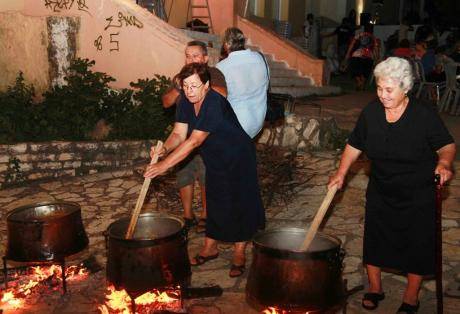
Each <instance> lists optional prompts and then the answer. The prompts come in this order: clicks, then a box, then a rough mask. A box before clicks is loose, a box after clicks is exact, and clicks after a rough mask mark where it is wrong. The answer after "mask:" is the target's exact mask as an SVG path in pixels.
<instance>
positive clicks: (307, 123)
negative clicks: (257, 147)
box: [258, 114, 347, 150]
mask: <svg viewBox="0 0 460 314" xmlns="http://www.w3.org/2000/svg"><path fill="white" fill-rule="evenodd" d="M346 136H347V133H346V132H345V131H344V130H341V129H339V128H338V126H337V123H336V122H335V120H334V118H332V117H327V118H322V117H308V116H297V115H295V114H289V115H288V116H287V117H286V118H285V121H284V123H282V124H281V125H278V126H273V127H270V126H267V127H265V128H264V129H263V130H262V135H261V136H260V137H259V139H258V143H260V144H269V145H275V146H283V147H287V148H290V149H295V150H317V149H336V148H343V147H344V145H345V140H346Z"/></svg>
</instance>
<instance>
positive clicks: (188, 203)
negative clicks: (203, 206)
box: [179, 183, 193, 218]
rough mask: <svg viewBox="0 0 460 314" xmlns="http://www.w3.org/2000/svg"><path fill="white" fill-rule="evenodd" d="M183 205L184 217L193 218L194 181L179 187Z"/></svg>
mask: <svg viewBox="0 0 460 314" xmlns="http://www.w3.org/2000/svg"><path fill="white" fill-rule="evenodd" d="M179 194H180V199H181V201H182V207H183V208H184V217H185V218H193V212H192V201H193V183H192V184H189V185H186V186H184V187H182V188H180V189H179Z"/></svg>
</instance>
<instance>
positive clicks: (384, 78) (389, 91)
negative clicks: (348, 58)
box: [329, 57, 455, 313]
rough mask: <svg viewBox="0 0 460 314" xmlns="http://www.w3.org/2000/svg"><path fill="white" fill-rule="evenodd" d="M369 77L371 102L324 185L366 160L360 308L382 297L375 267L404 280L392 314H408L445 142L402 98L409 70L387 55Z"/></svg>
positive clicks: (430, 236)
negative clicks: (373, 89)
mask: <svg viewBox="0 0 460 314" xmlns="http://www.w3.org/2000/svg"><path fill="white" fill-rule="evenodd" d="M374 75H375V78H376V83H377V95H378V100H376V101H374V102H371V103H370V104H368V105H367V106H366V107H365V108H364V110H363V111H362V113H361V115H360V117H359V119H358V122H357V124H356V126H355V128H354V130H353V132H352V133H351V135H350V137H349V139H348V144H347V145H346V147H345V150H344V152H343V155H342V158H341V161H340V165H339V168H338V170H337V172H336V173H335V174H334V175H333V176H332V177H331V179H330V182H329V187H331V186H333V185H337V186H338V188H341V187H342V185H343V183H344V180H345V176H346V174H347V172H348V170H349V168H350V166H351V164H352V163H353V162H354V161H355V160H356V159H357V158H358V156H359V155H360V154H361V152H365V153H366V155H367V157H368V158H369V159H370V161H371V175H370V178H369V184H368V187H367V193H366V214H365V225H364V248H363V262H364V264H365V265H366V269H367V275H368V280H369V291H368V292H367V293H366V294H365V295H364V298H363V302H362V306H363V307H364V308H366V309H375V308H376V307H377V306H378V303H379V301H381V300H383V299H384V297H385V294H384V293H383V288H382V285H381V276H380V272H381V268H382V267H383V268H389V269H396V270H399V271H402V272H404V273H405V274H407V286H406V290H405V292H404V295H403V297H402V304H401V306H400V308H399V309H398V313H415V312H417V309H418V307H419V301H418V292H419V289H420V285H421V283H422V276H424V275H430V274H434V272H435V212H436V209H435V183H434V175H435V174H439V175H440V177H441V184H444V183H445V182H446V181H448V180H450V179H451V177H452V170H451V166H452V161H453V159H454V156H455V144H454V143H453V139H452V137H451V136H450V134H449V132H448V131H447V129H446V127H445V126H444V124H443V123H442V121H441V119H440V118H439V116H438V115H437V113H436V112H435V110H434V108H433V107H432V106H430V105H426V104H423V103H421V102H420V101H418V100H417V99H413V98H411V97H408V92H409V91H410V89H411V88H412V86H413V76H412V69H411V66H410V64H409V63H408V62H407V61H406V60H404V59H402V58H396V57H391V58H388V59H386V60H385V61H383V62H381V63H379V64H378V65H377V66H376V68H375V70H374Z"/></svg>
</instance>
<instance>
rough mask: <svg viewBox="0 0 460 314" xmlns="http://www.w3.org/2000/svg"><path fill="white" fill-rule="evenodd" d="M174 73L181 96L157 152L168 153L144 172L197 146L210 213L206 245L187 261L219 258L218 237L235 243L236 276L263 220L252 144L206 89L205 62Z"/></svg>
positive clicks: (150, 174)
mask: <svg viewBox="0 0 460 314" xmlns="http://www.w3.org/2000/svg"><path fill="white" fill-rule="evenodd" d="M177 77H178V79H179V81H180V85H181V86H182V89H183V92H184V94H185V97H182V100H181V102H180V103H179V105H178V107H177V112H176V122H175V124H174V129H173V131H172V133H171V135H169V137H168V139H167V140H166V141H165V144H164V146H163V149H162V152H161V153H160V156H167V157H166V158H164V159H163V160H162V161H160V162H158V163H156V164H153V165H149V166H148V167H147V170H146V172H145V174H144V176H145V177H147V178H154V177H156V176H158V175H161V174H164V173H165V172H166V171H167V170H168V169H170V168H171V167H173V166H174V165H176V164H177V163H178V162H180V161H181V160H183V159H184V158H185V157H187V156H188V155H189V154H190V153H191V152H192V151H193V150H194V149H196V148H198V147H199V148H200V154H201V156H202V157H203V161H204V164H205V166H206V192H207V193H206V202H207V205H208V217H207V222H206V236H205V240H204V246H203V247H202V249H201V251H200V252H199V253H198V254H197V255H196V256H195V257H194V258H193V259H192V260H191V264H192V266H197V265H202V264H204V263H205V262H207V261H210V260H213V259H215V258H217V257H218V255H219V252H218V249H217V241H225V242H233V243H234V250H235V251H234V254H233V263H232V266H231V269H230V273H229V275H230V277H238V276H240V275H242V274H243V273H244V271H245V249H246V244H247V241H249V240H251V239H252V237H253V235H254V234H255V233H256V232H257V230H258V229H260V228H263V227H264V224H265V211H264V209H263V206H262V201H261V198H260V191H259V185H258V181H257V169H256V153H255V147H254V144H253V142H252V140H251V138H250V137H249V136H248V135H247V134H246V132H245V131H244V130H243V128H242V127H241V125H240V124H239V122H238V119H237V117H236V115H235V113H234V112H233V109H232V107H231V106H230V104H229V102H228V101H227V100H226V99H225V98H224V97H222V96H221V95H220V94H218V93H216V92H215V91H213V90H212V89H210V86H209V84H210V83H209V72H208V68H207V66H206V65H203V64H198V63H191V64H188V65H186V66H184V67H183V68H182V70H181V72H180V73H179V74H178V76H177ZM169 152H170V153H169ZM168 153H169V154H168Z"/></svg>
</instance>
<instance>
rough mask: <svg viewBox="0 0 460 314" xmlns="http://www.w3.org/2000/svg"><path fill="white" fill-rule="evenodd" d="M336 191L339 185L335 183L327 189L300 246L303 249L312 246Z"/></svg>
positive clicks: (305, 249) (306, 249)
mask: <svg viewBox="0 0 460 314" xmlns="http://www.w3.org/2000/svg"><path fill="white" fill-rule="evenodd" d="M335 192H337V185H333V186H332V187H331V188H330V189H329V191H327V194H326V197H325V198H324V200H323V202H322V203H321V206H320V207H319V209H318V211H317V212H316V215H315V218H313V221H312V223H311V226H310V229H308V232H307V234H306V236H305V239H304V240H303V243H302V245H301V246H300V250H301V251H308V248H309V247H310V244H311V242H312V241H313V239H314V238H315V235H316V232H317V231H318V228H319V226H320V225H321V222H322V221H323V218H324V215H325V214H326V212H327V209H328V208H329V205H330V204H331V202H332V199H333V198H334V195H335Z"/></svg>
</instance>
